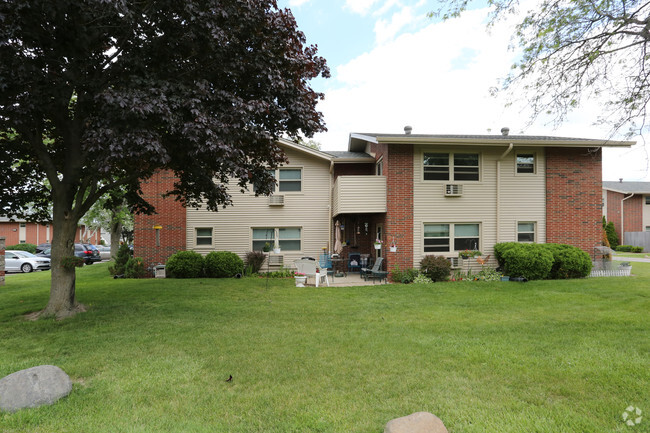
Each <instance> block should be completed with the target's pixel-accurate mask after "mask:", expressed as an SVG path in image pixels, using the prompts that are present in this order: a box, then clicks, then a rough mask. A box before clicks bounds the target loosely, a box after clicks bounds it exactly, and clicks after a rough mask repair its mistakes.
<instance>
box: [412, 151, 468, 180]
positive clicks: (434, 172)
mask: <svg viewBox="0 0 650 433" xmlns="http://www.w3.org/2000/svg"><path fill="white" fill-rule="evenodd" d="M423 164H424V180H454V181H463V180H465V181H478V180H479V154H478V153H425V154H424V160H423Z"/></svg>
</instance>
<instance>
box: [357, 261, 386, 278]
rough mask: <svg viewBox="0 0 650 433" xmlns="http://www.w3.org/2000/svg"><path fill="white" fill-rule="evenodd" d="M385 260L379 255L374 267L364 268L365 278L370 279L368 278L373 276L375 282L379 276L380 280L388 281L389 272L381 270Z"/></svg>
mask: <svg viewBox="0 0 650 433" xmlns="http://www.w3.org/2000/svg"><path fill="white" fill-rule="evenodd" d="M383 261H384V258H383V257H378V258H377V261H376V262H375V264H374V265H373V266H372V268H370V269H368V268H365V269H363V270H362V272H363V279H364V280H366V281H368V278H372V279H373V283H374V279H376V278H379V280H386V282H388V272H386V271H382V270H380V269H381V264H382V262H383Z"/></svg>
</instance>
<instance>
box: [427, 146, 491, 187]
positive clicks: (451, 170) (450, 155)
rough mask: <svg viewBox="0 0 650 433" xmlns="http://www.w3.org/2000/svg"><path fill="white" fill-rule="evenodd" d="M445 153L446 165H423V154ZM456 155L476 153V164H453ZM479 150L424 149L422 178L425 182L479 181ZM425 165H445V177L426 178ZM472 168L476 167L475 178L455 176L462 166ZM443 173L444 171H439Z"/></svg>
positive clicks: (458, 173)
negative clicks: (443, 150) (449, 150)
mask: <svg viewBox="0 0 650 433" xmlns="http://www.w3.org/2000/svg"><path fill="white" fill-rule="evenodd" d="M427 154H429V155H447V164H446V165H425V164H424V158H425V155H427ZM456 155H476V157H477V160H478V163H477V165H476V166H462V165H459V166H457V165H456V164H455V156H456ZM481 159H482V157H481V152H435V151H424V152H422V158H421V159H420V160H421V161H422V180H423V181H425V182H480V181H481V177H482V176H481V165H482V164H481ZM426 167H441V168H442V167H446V168H447V175H448V176H447V179H427V178H426ZM463 167H467V168H470V167H471V168H472V169H474V168H475V169H476V175H477V179H457V178H456V176H457V175H460V174H461V173H462V171H463V170H462V168H463ZM440 173H444V172H440Z"/></svg>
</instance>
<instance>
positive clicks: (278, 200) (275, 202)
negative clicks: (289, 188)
mask: <svg viewBox="0 0 650 433" xmlns="http://www.w3.org/2000/svg"><path fill="white" fill-rule="evenodd" d="M269 206H284V196H283V195H272V196H270V197H269Z"/></svg>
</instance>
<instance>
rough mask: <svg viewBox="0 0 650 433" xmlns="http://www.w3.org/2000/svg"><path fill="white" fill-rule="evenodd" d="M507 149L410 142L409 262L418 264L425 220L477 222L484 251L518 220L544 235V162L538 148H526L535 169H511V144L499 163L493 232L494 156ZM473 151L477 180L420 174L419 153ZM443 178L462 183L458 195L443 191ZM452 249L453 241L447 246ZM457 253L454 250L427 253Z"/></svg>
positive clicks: (510, 236) (509, 236)
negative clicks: (440, 178) (527, 171)
mask: <svg viewBox="0 0 650 433" xmlns="http://www.w3.org/2000/svg"><path fill="white" fill-rule="evenodd" d="M506 150H507V147H506V146H503V147H472V146H430V145H429V146H428V145H416V146H415V148H414V156H413V157H414V164H413V167H414V173H413V182H414V185H413V194H414V200H413V206H414V209H413V210H414V212H413V223H414V224H413V225H414V227H413V243H414V245H413V247H414V248H413V266H414V267H418V266H419V263H420V260H421V259H422V257H423V256H424V255H425V253H424V242H423V230H424V224H427V223H450V224H454V223H479V224H480V226H479V231H480V232H479V236H480V245H479V249H480V250H481V251H482V252H483V255H484V256H485V255H488V254H491V255H492V258H491V259H490V260H491V262H492V263H494V262H493V257H494V253H493V247H494V244H495V243H496V242H497V237H498V239H499V241H500V242H504V241H513V240H516V235H517V221H535V222H536V223H537V231H538V242H543V241H544V240H545V239H546V225H545V218H546V210H545V209H546V207H545V206H546V199H545V176H544V173H545V164H544V158H543V155H544V152H543V149H541V148H526V152H527V153H530V152H534V153H535V154H536V156H537V158H536V159H537V160H536V164H537V167H536V172H535V174H526V175H522V174H518V175H515V155H516V151H517V150H518V149H517V147H515V148H514V149H513V150H512V151H511V152H510V153H509V154H508V155H506V157H504V158H503V160H501V163H500V172H501V177H500V187H499V188H500V194H499V197H500V212H499V234H498V236H497V161H498V160H499V158H500V157H501V155H502V154H503V153H504V152H505V151H506ZM425 152H427V153H454V152H456V153H478V154H479V161H480V162H479V166H480V167H479V181H437V180H436V181H432V180H427V181H425V180H424V179H423V162H422V161H423V154H424V153H425ZM446 184H458V185H462V188H463V192H462V195H461V196H460V197H446V196H445V195H444V186H445V185H446ZM451 248H452V249H453V245H452V247H451ZM426 254H436V255H445V256H449V257H455V256H457V253H456V252H454V251H451V252H449V253H426Z"/></svg>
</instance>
